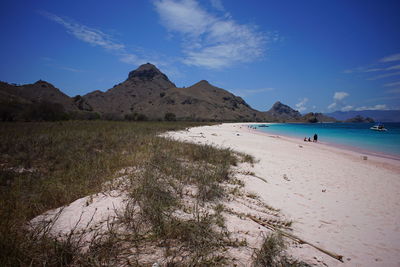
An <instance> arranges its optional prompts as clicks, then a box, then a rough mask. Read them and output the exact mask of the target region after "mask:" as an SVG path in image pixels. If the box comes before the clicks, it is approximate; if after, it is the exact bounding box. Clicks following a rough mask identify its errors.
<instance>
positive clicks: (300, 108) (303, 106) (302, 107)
mask: <svg viewBox="0 0 400 267" xmlns="http://www.w3.org/2000/svg"><path fill="white" fill-rule="evenodd" d="M307 102H308V98H307V97H304V98H302V99H300V102H299V103H297V104H296V108H297V110H298V111H300V112H303V111H305V110H306V109H307V107H306V104H307Z"/></svg>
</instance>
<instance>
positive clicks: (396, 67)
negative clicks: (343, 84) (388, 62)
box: [344, 65, 400, 73]
mask: <svg viewBox="0 0 400 267" xmlns="http://www.w3.org/2000/svg"><path fill="white" fill-rule="evenodd" d="M391 70H400V65H393V66H389V67H379V68H378V67H357V68H355V69H348V70H345V71H344V73H355V72H378V71H391Z"/></svg>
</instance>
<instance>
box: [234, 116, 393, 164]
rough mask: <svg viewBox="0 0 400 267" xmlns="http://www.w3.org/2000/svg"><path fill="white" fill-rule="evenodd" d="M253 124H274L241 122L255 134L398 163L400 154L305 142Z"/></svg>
mask: <svg viewBox="0 0 400 267" xmlns="http://www.w3.org/2000/svg"><path fill="white" fill-rule="evenodd" d="M255 124H274V123H242V125H243V126H245V128H246V129H247V130H248V131H250V132H252V133H255V134H261V135H264V136H279V137H280V138H284V139H287V140H289V141H291V142H296V143H300V145H301V143H304V144H314V145H317V146H322V147H324V146H325V147H327V148H328V149H329V150H335V151H337V152H339V153H343V152H345V153H349V154H352V155H354V156H359V157H363V156H367V160H371V159H372V160H374V161H377V162H381V163H382V162H383V163H387V162H388V161H390V162H392V163H393V164H395V165H396V164H400V155H394V154H388V153H383V152H379V151H373V150H368V149H362V148H358V147H354V146H348V145H342V144H338V143H333V142H321V141H318V142H312V141H311V142H308V141H307V142H305V141H304V140H303V139H301V138H299V139H297V138H296V137H294V136H289V135H285V134H275V133H274V134H269V133H267V132H264V131H262V130H259V129H253V128H250V127H249V126H251V125H255ZM398 170H399V171H400V166H399V168H398Z"/></svg>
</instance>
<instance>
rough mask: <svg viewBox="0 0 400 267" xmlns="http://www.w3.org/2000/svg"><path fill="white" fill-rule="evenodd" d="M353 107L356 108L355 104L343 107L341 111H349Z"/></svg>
mask: <svg viewBox="0 0 400 267" xmlns="http://www.w3.org/2000/svg"><path fill="white" fill-rule="evenodd" d="M353 108H354V107H353V106H350V105H347V106H344V107H342V108H341V109H340V110H341V111H349V110H352V109H353Z"/></svg>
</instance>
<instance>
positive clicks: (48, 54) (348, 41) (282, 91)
mask: <svg viewBox="0 0 400 267" xmlns="http://www.w3.org/2000/svg"><path fill="white" fill-rule="evenodd" d="M399 14H400V1H397V0H395V1H389V0H382V1H378V0H352V1H349V0H337V1H328V0H303V1H298V0H292V1H289V0H286V1H282V0H281V1H267V0H260V1H256V0H252V1H249V0H247V1H244V0H235V1H228V0H118V1H100V0H84V1H75V0H70V1H55V0H37V1H18V0H13V1H9V0H3V1H2V8H1V10H0V29H1V42H0V57H1V61H2V63H1V65H0V80H3V81H6V82H12V83H19V84H23V83H32V82H35V81H37V80H39V79H42V80H46V81H48V82H50V83H52V84H54V85H55V86H56V87H58V88H60V89H61V90H62V91H63V92H65V93H67V94H68V95H70V96H74V95H77V94H81V95H84V94H86V93H88V92H90V91H93V90H106V89H109V88H111V87H112V86H113V85H115V84H117V83H119V82H122V81H124V80H125V79H126V78H127V75H128V72H129V71H131V70H133V69H135V68H137V67H138V66H139V65H140V64H142V63H146V62H151V63H154V64H156V65H157V66H158V67H159V69H160V70H161V71H163V72H164V73H166V74H167V75H168V76H169V78H170V79H171V80H172V81H173V82H175V84H176V85H177V86H179V87H182V86H190V85H192V84H194V83H196V82H198V81H200V80H203V79H204V80H208V81H209V82H210V83H211V84H214V85H216V86H218V87H221V88H224V89H226V90H228V91H230V92H232V93H234V94H237V95H240V96H242V97H243V98H244V99H245V100H246V101H247V102H248V103H249V104H250V105H251V106H252V107H254V108H256V109H259V110H263V111H264V110H268V109H269V108H270V107H271V105H272V104H273V103H274V102H275V101H277V100H279V101H281V102H283V103H286V104H288V105H290V106H292V107H294V108H296V109H298V110H300V111H301V112H303V113H305V112H310V111H314V112H329V111H334V110H354V109H359V110H360V109H400V16H399Z"/></svg>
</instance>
